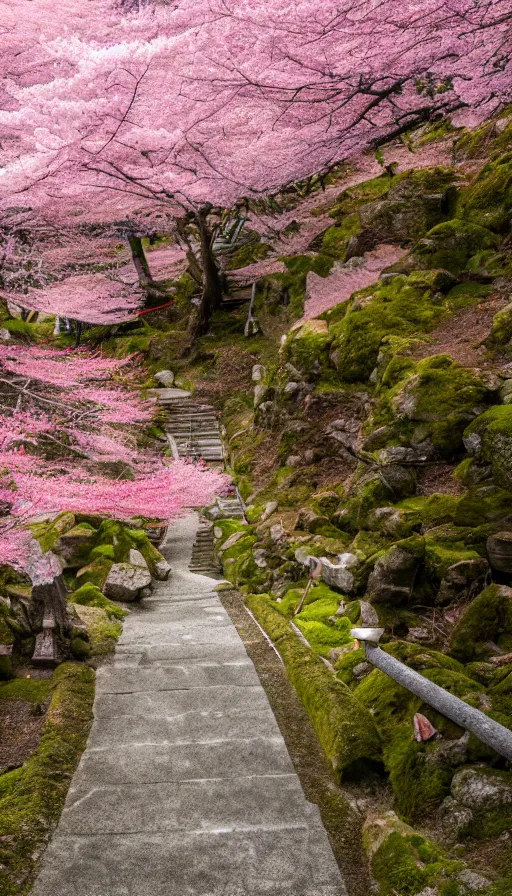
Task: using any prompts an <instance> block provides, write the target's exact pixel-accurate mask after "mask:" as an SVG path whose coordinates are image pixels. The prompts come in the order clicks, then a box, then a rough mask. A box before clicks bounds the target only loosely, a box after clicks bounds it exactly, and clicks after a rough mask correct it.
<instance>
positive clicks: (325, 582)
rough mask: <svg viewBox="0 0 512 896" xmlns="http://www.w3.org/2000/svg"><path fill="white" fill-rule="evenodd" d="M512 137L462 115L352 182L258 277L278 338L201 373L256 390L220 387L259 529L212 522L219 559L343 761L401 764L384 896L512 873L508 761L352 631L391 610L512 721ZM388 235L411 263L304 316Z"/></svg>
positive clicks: (413, 642) (386, 621)
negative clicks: (419, 734) (387, 667)
mask: <svg viewBox="0 0 512 896" xmlns="http://www.w3.org/2000/svg"><path fill="white" fill-rule="evenodd" d="M510 136H511V127H510V124H509V119H507V118H506V117H505V118H502V119H500V120H498V121H497V122H493V123H490V124H488V125H486V126H485V127H483V128H481V129H479V130H478V131H476V132H463V133H458V134H456V135H455V137H454V140H453V154H452V164H451V165H443V166H436V165H434V166H430V167H427V168H424V169H422V170H414V169H413V170H410V171H407V170H404V171H399V172H398V173H396V174H391V176H389V174H383V175H382V176H381V177H378V178H376V179H373V180H371V181H369V182H365V183H363V184H361V185H358V186H356V187H351V188H349V189H347V190H345V191H343V190H341V191H340V192H339V193H338V194H337V195H336V196H335V197H334V199H333V200H332V201H329V204H328V208H327V209H326V206H325V205H324V206H323V207H320V209H321V213H322V214H328V215H329V216H330V218H331V219H332V220H331V222H330V223H329V226H328V227H327V228H326V229H325V230H324V231H323V232H322V233H321V234H317V235H316V236H315V238H314V240H313V243H312V244H311V245H310V247H309V251H308V252H306V253H305V254H302V255H300V256H293V257H287V258H285V259H284V264H285V270H284V271H283V270H279V271H277V272H275V273H271V274H268V275H266V276H265V277H263V278H262V279H261V280H260V282H259V286H258V293H259V297H260V298H259V306H260V316H261V320H262V322H263V329H264V332H266V333H267V334H268V338H267V339H266V340H265V339H263V338H261V337H258V339H257V340H255V341H254V342H253V343H251V344H247V343H246V346H245V347H243V346H242V345H241V341H240V340H238V342H237V339H236V338H235V336H232V337H231V342H230V340H229V338H228V337H226V335H225V334H224V335H223V336H222V337H221V338H219V337H216V335H215V331H214V334H213V335H212V336H210V337H209V338H208V339H207V340H205V342H204V344H203V349H202V351H203V354H202V355H201V353H198V354H197V355H196V357H195V359H193V362H192V364H189V366H188V368H187V375H188V376H191V377H192V378H193V379H194V378H195V380H196V383H197V387H198V388H199V389H202V390H203V391H206V392H208V391H210V394H212V393H214V392H215V390H217V393H219V389H220V387H219V384H218V382H217V383H216V385H215V386H214V380H215V376H216V375H217V377H219V376H220V379H221V380H222V377H223V371H225V367H223V365H225V363H226V358H227V357H228V356H229V353H230V352H231V354H232V356H233V357H238V360H239V370H240V376H241V378H242V380H243V378H244V376H245V377H246V378H247V373H248V368H249V367H252V387H251V391H250V392H249V391H248V392H243V391H240V390H239V389H236V388H233V386H232V385H230V381H229V377H228V378H227V381H226V379H224V388H223V389H221V390H220V391H221V394H220V399H219V403H220V404H221V406H222V411H223V421H224V425H225V430H226V446H227V448H228V451H229V456H230V459H231V464H232V467H233V470H234V472H235V476H236V478H237V481H238V484H239V487H240V489H241V491H242V494H243V496H244V498H245V500H246V503H247V519H248V524H247V525H244V524H243V523H241V522H240V521H229V520H227V521H226V520H218V521H216V527H215V534H216V538H217V542H216V550H217V555H218V557H219V558H220V560H221V562H222V564H223V568H224V572H225V574H226V576H227V578H228V579H230V580H231V581H232V582H233V583H235V584H236V585H237V586H238V588H239V589H240V590H241V591H242V592H244V593H245V594H246V603H247V605H248V607H249V608H250V609H251V611H252V612H253V613H254V615H255V616H256V617H257V619H258V621H259V622H260V624H261V625H262V626H263V627H264V628H265V630H266V631H267V633H268V634H269V635H270V637H271V638H272V639H273V640H274V642H275V644H276V646H277V649H278V650H279V652H280V653H281V656H282V657H283V659H284V661H285V664H286V668H287V674H288V676H289V678H290V679H291V680H292V682H293V684H294V685H295V687H296V689H297V692H298V694H299V696H300V698H301V700H302V701H303V703H304V705H305V707H306V708H307V710H308V712H309V714H310V716H311V718H312V720H313V723H314V725H315V728H316V731H317V734H318V737H319V739H320V741H321V743H322V745H323V747H324V750H325V752H326V753H327V755H328V757H329V758H330V760H331V762H332V765H333V769H334V770H335V774H336V776H337V778H338V780H340V781H342V782H343V781H344V780H348V781H351V780H353V779H354V778H355V779H357V780H359V781H362V782H365V781H370V780H373V776H374V775H375V774H377V776H379V775H381V776H383V778H381V780H384V779H385V778H386V777H388V779H389V782H390V785H391V788H392V799H391V801H390V804H389V809H390V810H391V809H392V810H393V811H392V812H391V813H390V812H388V813H387V814H384V815H382V814H379V815H375V814H372V812H371V806H370V811H369V813H368V817H367V820H366V824H365V843H366V847H367V854H368V857H369V861H370V864H371V867H372V870H373V874H374V876H375V878H376V880H377V881H378V883H379V884H380V888H381V890H380V891H381V893H382V894H384V896H386V894H397V893H398V894H404V896H407V894H419V893H422V894H424V896H427V894H428V896H434V894H439V896H459V894H460V896H462V894H465V893H470V892H483V893H489V894H490V893H492V894H496V896H497V894H500V896H505V894H506V893H509V892H510V891H511V890H512V867H511V866H510V836H511V828H512V808H511V807H512V775H511V773H510V768H509V765H508V764H507V762H506V761H505V760H504V759H503V758H501V757H500V756H499V755H498V754H496V753H494V752H493V751H492V750H491V749H490V748H488V747H486V746H485V745H483V744H482V743H480V742H479V741H478V740H477V739H476V738H475V737H473V736H471V737H469V736H468V735H466V734H465V733H464V732H463V731H462V730H460V729H458V728H457V727H456V726H455V725H454V724H453V723H451V722H449V721H448V720H447V719H445V718H443V717H442V716H440V715H439V714H438V713H436V712H434V711H433V710H432V709H430V707H428V706H426V705H422V704H421V701H420V700H419V699H417V698H416V697H414V696H413V695H411V694H410V693H408V692H407V691H405V690H404V689H403V688H401V687H400V686H398V685H396V684H395V683H394V682H393V681H392V680H391V679H389V678H387V677H386V676H385V675H384V674H383V673H381V672H380V671H378V670H375V669H374V670H372V668H371V667H370V666H369V664H368V663H366V662H365V659H364V653H363V651H362V649H361V648H360V647H358V645H357V643H354V641H353V640H352V638H351V636H350V629H351V628H352V627H353V625H354V624H357V623H359V624H365V625H368V624H370V625H377V624H378V625H380V626H382V627H383V628H384V629H385V635H384V637H383V639H382V644H383V646H384V649H385V650H387V651H388V652H390V653H392V654H393V655H394V656H396V657H397V658H399V659H400V660H402V661H403V662H405V663H406V664H407V665H409V666H410V667H412V668H414V669H416V670H418V671H420V672H421V673H422V674H423V675H424V676H426V677H427V678H429V679H430V680H431V681H434V682H436V683H437V684H439V685H441V686H442V687H444V688H446V689H448V690H449V691H451V692H452V693H454V694H456V695H457V696H459V697H461V698H463V699H464V700H466V701H467V702H468V703H470V704H471V705H472V706H475V707H477V708H480V709H482V710H483V711H484V712H486V713H488V714H489V715H490V716H491V717H492V718H494V719H496V720H497V721H499V722H501V723H502V724H504V725H506V726H508V727H512V716H511V709H510V705H511V704H510V699H511V695H512V587H511V586H512V511H511V508H512V404H511V402H512V354H511V349H510V344H511V337H512V305H510V304H509V303H510V288H511V282H512V264H511V255H510V247H511V242H510V240H511V236H510V211H511V200H512V160H511V155H510ZM423 138H424V135H423ZM443 146H445V144H443ZM312 214H313V213H312ZM297 226H298V227H299V229H300V225H297ZM382 244H386V245H391V246H393V245H394V246H396V247H398V248H399V249H400V250H401V251H400V252H399V253H397V254H398V255H399V256H400V258H399V260H398V261H396V262H395V263H394V264H392V265H390V266H388V267H387V268H386V269H385V270H384V271H382V272H381V273H380V276H378V279H375V282H373V283H372V284H371V285H370V286H366V287H365V288H363V289H360V290H359V291H357V292H355V293H353V294H352V295H351V296H350V298H348V300H344V301H342V302H341V303H340V304H336V301H335V300H334V301H333V303H332V307H330V308H328V310H324V311H322V312H321V313H319V314H318V315H317V316H316V317H313V318H310V319H308V320H305V321H303V322H301V321H299V322H298V323H293V316H295V317H297V316H299V317H300V315H301V314H302V311H303V303H304V300H306V301H307V296H308V291H309V290H311V289H313V288H318V282H317V281H318V279H319V277H323V278H325V279H326V283H327V282H328V280H329V277H332V276H333V266H336V268H337V270H338V271H339V270H340V269H342V270H343V268H344V266H345V265H346V263H347V261H348V260H350V259H352V266H354V261H353V259H354V258H355V259H357V260H356V262H355V264H356V265H357V264H364V260H365V256H366V253H369V252H372V251H374V250H375V248H376V247H379V246H381V245H382ZM334 273H335V272H334ZM341 298H343V299H345V296H344V295H342V296H341ZM290 308H291V309H292V313H291V314H290ZM272 315H273V317H272ZM285 320H287V321H288V324H290V323H291V327H290V328H289V329H288V330H286V328H285V326H286V325H285V326H283V321H285ZM273 321H274V323H273ZM273 330H274V331H275V332H277V334H278V335H279V332H280V331H282V330H285V332H284V335H283V336H282V338H281V341H280V343H279V345H278V346H277V340H276V338H275V337H272V336H271V335H270V333H271V332H272V331H273ZM272 340H273V343H274V345H276V350H275V351H274V352H273V351H272V350H271V349H270V347H269V343H270V342H272ZM208 350H209V351H210V353H211V354H210V357H208ZM249 352H250V353H251V354H250V356H249ZM237 353H238V354H237ZM249 358H250V360H251V361H252V362H254V361H256V362H258V363H255V364H254V365H253V364H250V365H249ZM239 383H240V380H239ZM316 558H321V560H322V565H321V573H320V574H319V578H318V579H317V581H315V582H314V583H313V585H312V587H311V588H310V590H309V593H308V594H307V597H306V599H305V600H303V597H304V589H305V586H306V584H307V581H308V575H309V572H310V570H312V569H317V570H318V569H319V567H318V565H317V559H316ZM418 712H420V713H421V714H423V715H424V716H426V717H427V718H428V720H429V721H430V722H431V723H432V725H433V726H434V728H435V729H436V732H437V733H436V734H435V736H434V737H433V738H431V739H429V740H426V741H419V742H418V741H417V740H415V739H414V738H413V717H414V715H415V713H418ZM411 825H412V826H416V827H418V828H419V829H421V831H422V834H421V835H420V834H418V833H416V832H415V831H414V830H413V828H412V827H410V826H411ZM468 863H469V865H468ZM470 868H472V869H473V870H469V869H470Z"/></svg>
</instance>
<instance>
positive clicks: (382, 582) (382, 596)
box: [366, 539, 424, 605]
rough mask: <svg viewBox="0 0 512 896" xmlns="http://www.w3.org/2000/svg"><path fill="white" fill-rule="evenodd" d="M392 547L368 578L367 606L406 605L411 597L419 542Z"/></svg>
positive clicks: (420, 543) (418, 555)
mask: <svg viewBox="0 0 512 896" xmlns="http://www.w3.org/2000/svg"><path fill="white" fill-rule="evenodd" d="M410 541H411V542H412V543H411V544H407V542H405V543H402V544H398V545H395V547H393V548H391V549H390V550H389V551H386V553H385V554H384V555H383V556H382V557H380V559H379V560H377V563H376V564H375V566H374V568H373V571H372V573H371V574H370V578H369V579H368V589H367V594H366V596H367V599H368V601H369V602H370V603H389V604H393V605H400V604H406V603H408V601H409V600H410V598H411V594H412V590H413V587H414V582H415V579H416V575H417V573H418V569H419V566H420V563H421V560H422V548H423V551H424V544H422V542H421V539H410Z"/></svg>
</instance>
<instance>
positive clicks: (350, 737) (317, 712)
mask: <svg viewBox="0 0 512 896" xmlns="http://www.w3.org/2000/svg"><path fill="white" fill-rule="evenodd" d="M246 603H247V606H248V607H249V609H250V610H251V612H252V613H254V615H255V617H256V618H257V620H258V622H259V623H260V625H262V626H263V628H264V629H265V631H266V632H267V634H268V635H269V636H270V637H271V638H272V640H273V641H274V643H275V645H276V647H277V649H278V651H279V653H280V655H281V656H282V658H283V661H284V664H285V667H286V674H287V676H288V678H289V679H290V681H291V682H292V684H293V686H294V687H295V689H296V691H297V694H298V696H299V698H300V700H301V701H302V703H303V704H304V706H305V708H306V710H307V712H308V714H309V716H310V718H311V721H312V722H313V725H314V727H315V730H316V732H317V735H318V738H319V740H320V743H321V744H322V746H323V748H324V750H325V753H326V755H327V757H328V759H329V760H330V762H331V764H332V766H333V768H334V770H335V772H336V775H337V777H338V778H342V777H352V776H354V775H359V774H361V772H362V771H363V770H364V768H365V767H366V768H367V767H368V764H370V766H372V765H374V764H376V763H378V762H379V761H380V757H381V753H380V740H379V736H378V734H377V730H376V728H375V724H374V722H373V720H372V718H371V716H370V714H369V713H368V712H366V711H365V710H364V709H363V707H362V706H361V705H360V704H359V703H358V701H357V700H356V699H355V698H354V696H353V695H352V693H351V691H350V689H349V688H348V687H346V686H345V685H344V684H343V683H342V682H341V681H336V680H335V679H334V678H333V676H332V674H331V673H330V672H329V670H328V669H327V668H326V666H325V665H324V663H323V662H322V660H321V659H320V658H319V657H317V656H315V654H314V653H313V652H312V651H311V650H309V648H307V647H306V646H305V645H304V644H302V643H301V642H300V641H299V640H298V638H297V637H296V635H294V633H293V630H292V629H291V628H290V625H289V623H288V622H287V621H286V619H284V618H283V616H282V615H281V614H280V613H278V612H277V610H275V609H274V608H273V607H272V606H270V604H269V601H268V599H265V598H264V597H262V596H255V595H249V596H248V597H247V599H246Z"/></svg>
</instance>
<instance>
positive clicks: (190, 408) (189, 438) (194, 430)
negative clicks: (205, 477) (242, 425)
mask: <svg viewBox="0 0 512 896" xmlns="http://www.w3.org/2000/svg"><path fill="white" fill-rule="evenodd" d="M152 394H153V395H154V396H155V398H157V399H158V401H159V403H160V404H161V405H162V406H163V407H164V408H165V411H166V416H167V420H166V423H165V430H166V433H167V438H168V440H169V444H170V445H171V447H172V451H173V455H174V457H175V458H178V457H193V458H195V459H201V460H204V461H206V463H209V464H218V465H222V466H223V465H224V450H223V447H222V438H221V434H220V427H219V421H218V419H217V414H216V412H215V409H214V408H212V407H211V405H208V404H205V403H204V402H201V401H198V400H196V399H194V398H193V396H192V395H191V393H190V392H186V391H185V390H184V389H174V388H173V389H153V390H152ZM215 503H216V518H217V519H244V518H245V516H244V507H243V504H242V501H241V499H240V496H239V494H238V492H237V491H236V489H235V488H234V486H233V487H232V488H230V489H229V490H228V493H226V494H225V495H224V496H218V497H217V498H216V502H215ZM203 531H204V535H203V534H202V533H203ZM201 538H204V539H205V541H206V539H209V540H210V542H211V545H212V550H211V557H213V536H212V533H211V532H210V535H208V534H207V531H206V524H205V525H204V530H203V529H201ZM202 548H204V544H198V546H197V559H198V561H201V563H203V560H204V557H203V556H201V554H202V553H204V551H202ZM203 567H204V569H206V567H205V566H204V564H203ZM204 569H203V568H202V569H201V570H200V571H201V572H204ZM209 569H215V571H216V572H217V571H218V570H216V568H215V566H213V567H212V566H211V565H210V567H209ZM204 574H205V575H208V573H207V572H204Z"/></svg>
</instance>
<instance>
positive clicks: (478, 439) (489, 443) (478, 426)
mask: <svg viewBox="0 0 512 896" xmlns="http://www.w3.org/2000/svg"><path fill="white" fill-rule="evenodd" d="M464 442H465V445H466V448H467V449H468V451H469V452H470V453H471V454H472V455H473V456H474V457H475V458H476V460H477V461H478V462H480V463H484V464H489V465H490V467H491V469H492V476H493V480H494V482H495V483H496V485H498V486H500V487H501V488H505V489H507V488H508V489H512V405H510V404H506V405H495V406H494V407H491V408H489V410H487V411H485V413H483V414H480V416H479V417H477V419H476V420H475V421H474V422H473V423H472V424H471V425H470V426H468V427H467V428H466V430H465V432H464Z"/></svg>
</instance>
